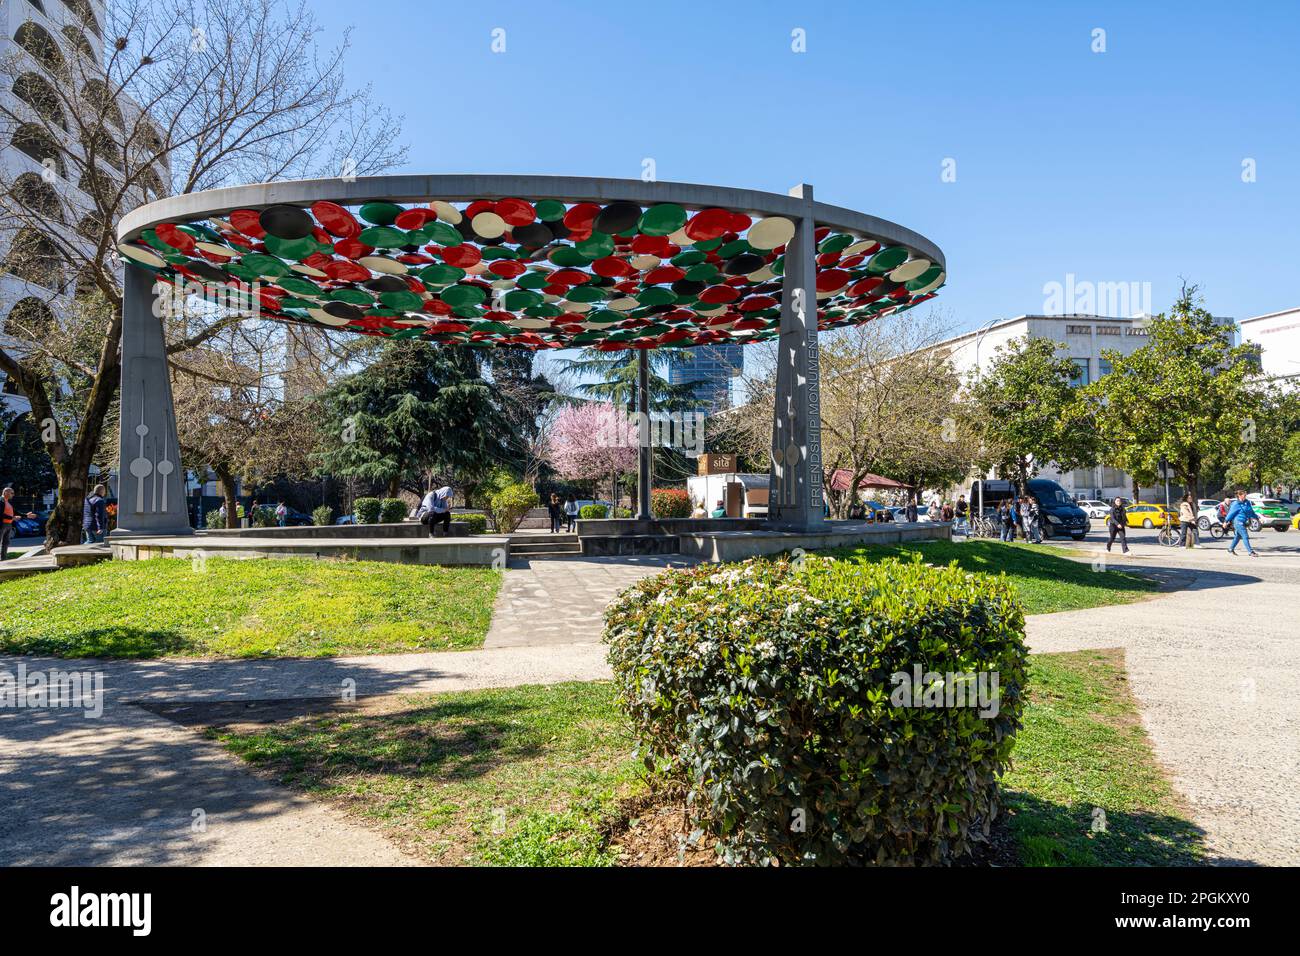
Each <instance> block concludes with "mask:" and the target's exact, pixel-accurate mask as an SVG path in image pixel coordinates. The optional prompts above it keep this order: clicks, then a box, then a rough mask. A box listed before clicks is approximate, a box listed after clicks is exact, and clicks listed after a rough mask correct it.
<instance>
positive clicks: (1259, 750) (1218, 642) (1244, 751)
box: [1028, 548, 1300, 866]
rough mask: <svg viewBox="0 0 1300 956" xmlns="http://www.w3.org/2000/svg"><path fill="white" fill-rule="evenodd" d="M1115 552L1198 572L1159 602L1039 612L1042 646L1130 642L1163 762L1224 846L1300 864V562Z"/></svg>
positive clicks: (1136, 683) (1226, 857) (1120, 560)
mask: <svg viewBox="0 0 1300 956" xmlns="http://www.w3.org/2000/svg"><path fill="white" fill-rule="evenodd" d="M1094 550H1095V549H1094ZM1108 557H1109V560H1110V562H1111V564H1112V566H1130V567H1135V568H1140V567H1145V568H1148V569H1156V570H1160V571H1166V572H1167V571H1182V572H1188V571H1193V572H1195V573H1194V577H1193V578H1192V582H1191V584H1190V586H1189V587H1187V588H1186V589H1185V590H1181V591H1178V592H1176V593H1174V594H1170V595H1167V596H1164V597H1160V598H1156V599H1153V600H1149V601H1142V602H1139V603H1137V604H1128V605H1119V606H1114V607H1104V608H1095V609H1092V610H1087V611H1067V612H1064V613H1060V614H1050V615H1038V616H1035V617H1031V618H1030V619H1029V622H1028V638H1029V644H1030V647H1031V649H1032V650H1034V651H1036V652H1048V651H1069V650H1077V649H1081V648H1103V647H1122V648H1123V649H1124V651H1125V657H1126V660H1127V665H1128V674H1129V681H1130V684H1131V687H1132V689H1133V693H1134V695H1135V696H1136V697H1137V699H1138V701H1139V704H1140V706H1141V714H1142V721H1143V724H1144V725H1145V727H1146V729H1147V732H1148V733H1149V734H1150V736H1151V741H1152V745H1153V747H1154V749H1155V753H1156V756H1157V758H1158V759H1159V760H1160V762H1161V763H1162V764H1163V765H1164V766H1165V767H1166V769H1168V771H1169V772H1170V774H1171V776H1172V778H1173V782H1174V785H1175V787H1176V788H1177V790H1178V791H1179V793H1180V794H1181V795H1182V796H1183V797H1184V798H1185V799H1186V801H1187V803H1188V806H1189V809H1190V811H1191V814H1192V818H1193V819H1194V820H1195V821H1196V822H1197V823H1198V824H1199V825H1200V826H1201V827H1203V828H1204V829H1205V831H1206V833H1207V841H1206V843H1207V846H1208V847H1209V849H1210V850H1211V852H1212V853H1213V854H1214V855H1215V856H1216V857H1218V858H1219V860H1220V861H1221V862H1224V863H1232V862H1251V863H1262V864H1268V865H1286V864H1289V865H1291V866H1295V865H1297V864H1300V790H1297V786H1296V781H1297V779H1300V562H1297V561H1296V559H1295V558H1294V557H1287V556H1281V555H1278V556H1265V557H1260V558H1255V559H1252V558H1246V557H1232V556H1229V555H1227V554H1225V553H1223V552H1221V551H1202V552H1195V551H1194V552H1191V553H1188V552H1186V551H1182V550H1180V549H1164V548H1142V549H1136V553H1135V554H1134V555H1132V556H1131V557H1128V558H1125V557H1121V556H1119V555H1110V556H1108Z"/></svg>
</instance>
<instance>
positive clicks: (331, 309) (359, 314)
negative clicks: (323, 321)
mask: <svg viewBox="0 0 1300 956" xmlns="http://www.w3.org/2000/svg"><path fill="white" fill-rule="evenodd" d="M323 309H324V312H325V313H326V314H327V315H332V316H334V318H336V319H347V320H348V321H349V322H355V321H357V320H358V319H360V318H363V317H364V316H365V312H363V311H361V309H359V308H357V307H356V306H355V305H348V303H346V302H326V303H325V305H324V307H323Z"/></svg>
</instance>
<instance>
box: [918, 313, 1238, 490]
mask: <svg viewBox="0 0 1300 956" xmlns="http://www.w3.org/2000/svg"><path fill="white" fill-rule="evenodd" d="M1215 320H1216V321H1218V322H1221V323H1223V324H1225V325H1231V324H1232V319H1227V318H1219V317H1218V316H1216V317H1215ZM1147 323H1148V317H1146V316H1135V317H1133V318H1128V319H1121V318H1113V317H1109V316H1101V315H1021V316H1017V317H1016V318H1014V319H1000V320H994V321H992V322H989V323H986V324H985V325H984V326H982V327H981V328H979V329H976V330H975V331H974V332H967V333H965V334H963V335H958V336H955V337H953V338H951V339H947V340H945V341H943V342H940V343H939V344H938V345H936V346H934V348H937V349H944V350H946V351H947V353H948V355H949V358H950V360H951V361H952V363H953V367H954V368H955V369H956V370H957V374H958V375H960V376H961V377H962V379H963V380H964V379H965V378H966V377H967V376H968V375H969V374H971V373H972V372H973V371H974V370H975V369H979V370H981V371H982V370H984V369H987V368H988V367H989V366H990V365H991V364H992V362H993V357H994V354H995V353H996V352H997V350H998V348H999V347H1001V346H1004V345H1006V344H1008V343H1009V342H1011V341H1012V340H1014V339H1022V338H1031V339H1050V340H1051V341H1053V342H1058V343H1061V345H1062V347H1061V348H1060V349H1059V350H1058V352H1059V354H1061V355H1063V356H1065V357H1067V358H1069V359H1070V361H1072V362H1073V363H1074V365H1075V369H1076V374H1075V382H1076V383H1077V384H1079V385H1087V384H1089V383H1091V382H1095V381H1096V380H1097V379H1098V378H1100V377H1101V376H1103V375H1106V374H1108V373H1109V372H1110V362H1109V361H1108V360H1107V359H1106V358H1105V357H1104V356H1103V355H1102V352H1104V351H1113V352H1118V353H1119V354H1120V355H1131V354H1132V353H1133V352H1135V351H1137V350H1138V349H1139V348H1141V347H1142V346H1143V345H1145V344H1146V340H1147ZM988 477H994V476H993V475H989V476H988ZM1039 477H1042V478H1050V479H1052V480H1053V481H1056V482H1059V483H1060V485H1061V487H1062V488H1064V489H1065V490H1066V491H1068V492H1070V493H1071V494H1073V495H1075V496H1076V497H1080V498H1094V497H1096V498H1109V497H1114V496H1116V495H1122V496H1125V497H1127V496H1130V495H1132V493H1133V485H1132V480H1131V479H1130V477H1129V475H1128V474H1127V473H1125V472H1123V471H1121V470H1119V469H1118V468H1108V467H1102V466H1098V467H1096V468H1081V469H1078V470H1076V471H1072V472H1068V473H1065V474H1062V473H1061V472H1058V471H1056V470H1055V469H1054V468H1051V467H1050V466H1044V467H1042V469H1041V470H1040V471H1039ZM1139 493H1140V496H1141V497H1142V498H1144V499H1145V498H1148V497H1149V496H1158V498H1159V499H1160V500H1163V499H1164V488H1163V487H1161V488H1159V489H1156V488H1144V489H1141V490H1140V492H1139ZM1152 500H1155V498H1152Z"/></svg>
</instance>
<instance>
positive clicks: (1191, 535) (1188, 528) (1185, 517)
mask: <svg viewBox="0 0 1300 956" xmlns="http://www.w3.org/2000/svg"><path fill="white" fill-rule="evenodd" d="M1178 525H1179V532H1180V534H1181V540H1180V541H1179V544H1181V545H1182V546H1183V547H1184V548H1194V547H1196V531H1197V528H1196V503H1195V502H1194V501H1193V500H1192V496H1191V493H1190V492H1189V493H1187V494H1185V495H1183V500H1182V501H1180V502H1178Z"/></svg>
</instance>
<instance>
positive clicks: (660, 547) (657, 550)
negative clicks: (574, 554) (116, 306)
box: [578, 534, 678, 557]
mask: <svg viewBox="0 0 1300 956" xmlns="http://www.w3.org/2000/svg"><path fill="white" fill-rule="evenodd" d="M578 540H579V541H580V542H582V553H583V554H584V555H587V556H588V557H608V556H614V555H625V554H677V553H678V544H677V541H678V539H677V536H676V535H673V534H610V535H589V534H588V535H582V536H581V537H579V538H578Z"/></svg>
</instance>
